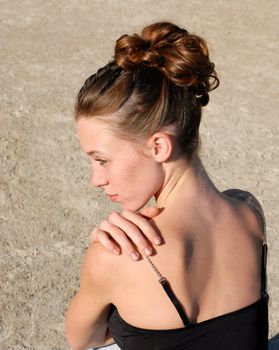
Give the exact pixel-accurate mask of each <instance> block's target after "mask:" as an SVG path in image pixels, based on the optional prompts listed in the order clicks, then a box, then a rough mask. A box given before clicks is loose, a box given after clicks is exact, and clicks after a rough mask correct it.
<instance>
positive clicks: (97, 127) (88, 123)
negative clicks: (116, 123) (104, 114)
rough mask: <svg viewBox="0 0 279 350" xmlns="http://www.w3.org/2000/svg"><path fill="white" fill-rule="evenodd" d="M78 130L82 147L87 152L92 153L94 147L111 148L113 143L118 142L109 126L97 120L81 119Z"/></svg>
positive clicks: (77, 126)
mask: <svg viewBox="0 0 279 350" xmlns="http://www.w3.org/2000/svg"><path fill="white" fill-rule="evenodd" d="M76 129H77V134H78V137H79V141H80V144H81V147H82V148H83V150H84V151H85V152H88V151H92V147H93V148H96V147H103V146H109V145H110V144H111V143H112V142H117V141H118V138H117V137H116V136H115V135H114V134H113V133H112V131H111V130H110V129H109V127H108V125H106V124H105V123H104V122H102V121H100V120H98V119H96V118H85V117H81V118H79V119H78V120H77V122H76Z"/></svg>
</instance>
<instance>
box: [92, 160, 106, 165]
mask: <svg viewBox="0 0 279 350" xmlns="http://www.w3.org/2000/svg"><path fill="white" fill-rule="evenodd" d="M95 160H96V162H98V163H99V164H100V165H104V164H106V162H107V161H106V160H104V159H95Z"/></svg>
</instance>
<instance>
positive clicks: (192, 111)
mask: <svg viewBox="0 0 279 350" xmlns="http://www.w3.org/2000/svg"><path fill="white" fill-rule="evenodd" d="M218 84H219V81H218V78H217V76H216V73H215V70H214V64H213V63H212V62H210V60H209V56H208V49H207V45H206V43H205V41H204V40H203V39H202V38H200V37H198V36H196V35H192V34H190V33H188V32H187V31H186V30H185V29H182V28H179V27H178V26H176V25H175V24H172V23H168V22H159V23H154V24H152V25H150V26H147V27H145V28H144V29H143V31H142V33H141V35H138V34H134V35H130V36H129V35H123V36H122V37H121V38H119V39H118V40H117V42H116V46H115V56H114V60H113V61H112V62H110V63H108V64H107V65H106V66H104V67H103V68H101V69H99V70H98V72H97V73H96V74H94V75H92V76H91V77H89V78H88V79H87V80H86V81H85V83H84V85H83V87H82V88H81V90H80V92H79V94H78V97H77V101H76V106H75V109H76V119H79V118H96V119H98V120H101V121H102V122H104V123H106V124H107V125H108V126H109V127H110V128H111V130H112V131H113V132H114V133H115V134H116V135H118V136H119V137H121V138H126V139H127V138H128V139H131V140H134V141H138V142H139V141H143V140H147V139H148V138H149V137H151V136H152V135H153V134H154V133H156V132H158V131H160V130H162V129H163V130H165V131H166V132H169V133H170V134H171V135H172V136H173V138H174V141H175V145H176V147H177V148H178V149H179V151H180V154H183V155H185V156H187V158H188V159H191V157H192V155H193V154H194V153H195V152H196V151H197V150H198V146H199V125H200V120H201V108H202V106H205V105H206V104H207V103H208V100H209V97H208V92H209V91H211V90H213V89H215V88H216V87H217V86H218Z"/></svg>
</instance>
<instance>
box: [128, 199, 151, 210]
mask: <svg viewBox="0 0 279 350" xmlns="http://www.w3.org/2000/svg"><path fill="white" fill-rule="evenodd" d="M149 200H150V199H147V200H146V201H145V202H143V203H142V202H141V203H123V204H122V208H123V209H128V210H131V211H134V212H136V211H138V210H141V209H142V208H143V207H144V206H145V205H146V204H147V203H148V202H149Z"/></svg>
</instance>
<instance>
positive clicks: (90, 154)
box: [86, 150, 105, 156]
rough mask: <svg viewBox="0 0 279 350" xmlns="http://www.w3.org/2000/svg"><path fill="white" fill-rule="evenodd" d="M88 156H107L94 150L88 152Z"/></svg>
mask: <svg viewBox="0 0 279 350" xmlns="http://www.w3.org/2000/svg"><path fill="white" fill-rule="evenodd" d="M86 154H88V155H89V156H95V155H101V156H102V155H105V154H104V153H102V152H100V151H95V150H92V151H88V152H86Z"/></svg>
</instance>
